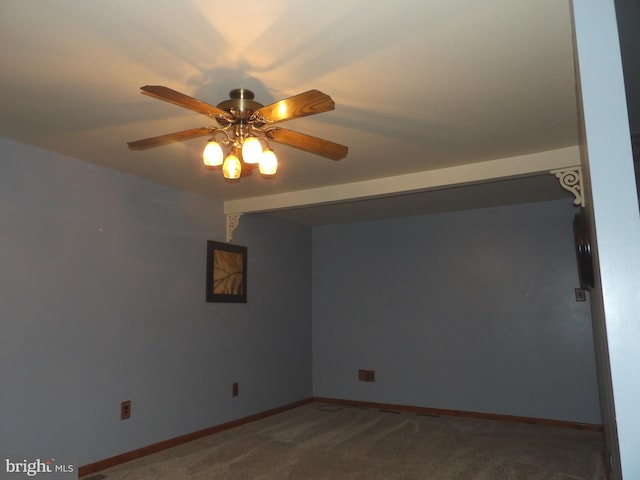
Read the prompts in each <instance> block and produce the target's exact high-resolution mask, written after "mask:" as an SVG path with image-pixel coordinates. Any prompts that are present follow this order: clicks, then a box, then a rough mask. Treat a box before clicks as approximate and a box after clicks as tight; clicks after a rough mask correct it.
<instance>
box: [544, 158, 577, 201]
mask: <svg viewBox="0 0 640 480" xmlns="http://www.w3.org/2000/svg"><path fill="white" fill-rule="evenodd" d="M549 173H551V174H552V175H555V176H556V178H557V179H558V180H559V181H560V186H561V187H562V188H564V189H565V190H567V191H568V192H569V193H571V194H572V195H573V196H574V200H573V204H574V205H580V206H582V207H584V191H583V189H582V167H580V166H577V167H570V168H562V169H559V170H551V172H549Z"/></svg>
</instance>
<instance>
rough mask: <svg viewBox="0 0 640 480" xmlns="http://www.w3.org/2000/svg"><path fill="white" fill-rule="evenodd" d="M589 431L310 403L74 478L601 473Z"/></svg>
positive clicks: (486, 478)
mask: <svg viewBox="0 0 640 480" xmlns="http://www.w3.org/2000/svg"><path fill="white" fill-rule="evenodd" d="M603 448H604V446H603V435H602V434H601V433H599V432H593V431H587V430H579V429H571V428H561V427H549V426H540V425H530V424H517V423H508V422H500V421H492V420H480V419H469V418H460V417H444V416H443V417H435V416H424V415H416V414H411V413H404V412H403V413H398V412H387V411H380V410H376V409H364V408H354V407H339V406H336V405H325V404H320V403H310V404H307V405H304V406H301V407H298V408H295V409H292V410H289V411H286V412H283V413H280V414H277V415H273V416H271V417H268V418H265V419H262V420H259V421H256V422H252V423H249V424H245V425H242V426H240V427H237V428H234V429H231V430H226V431H223V432H220V433H217V434H215V435H211V436H208V437H205V438H201V439H198V440H195V441H193V442H190V443H187V444H184V445H180V446H177V447H174V448H171V449H168V450H164V451H161V452H158V453H155V454H153V455H149V456H146V457H143V458H140V459H137V460H134V461H131V462H128V463H126V464H122V465H118V466H116V467H112V468H110V469H108V470H104V471H102V472H100V473H99V474H93V475H90V476H87V477H84V480H90V479H91V480H105V479H106V480H125V479H126V480H150V479H153V480H182V479H220V480H231V479H233V480H243V479H247V480H248V479H251V480H285V479H290V480H325V479H326V480H329V479H330V480H347V479H348V480H376V479H385V480H413V479H430V480H440V479H443V480H451V479H456V480H464V479H474V480H498V479H500V480H502V479H519V480H520V479H522V480H601V479H606V470H605V464H604V459H603Z"/></svg>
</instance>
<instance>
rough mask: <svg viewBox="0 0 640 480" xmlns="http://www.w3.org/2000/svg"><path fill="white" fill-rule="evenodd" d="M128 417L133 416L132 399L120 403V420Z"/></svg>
mask: <svg viewBox="0 0 640 480" xmlns="http://www.w3.org/2000/svg"><path fill="white" fill-rule="evenodd" d="M127 418H131V400H127V401H126V402H122V403H121V404H120V420H126V419H127Z"/></svg>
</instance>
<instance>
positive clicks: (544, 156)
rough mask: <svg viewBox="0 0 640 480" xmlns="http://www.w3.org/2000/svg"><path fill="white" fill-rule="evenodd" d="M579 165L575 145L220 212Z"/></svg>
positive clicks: (228, 205)
mask: <svg viewBox="0 0 640 480" xmlns="http://www.w3.org/2000/svg"><path fill="white" fill-rule="evenodd" d="M578 165H580V153H579V148H578V146H572V147H566V148H560V149H557V150H549V151H546V152H538V153H532V154H528V155H521V156H517V157H509V158H502V159H498V160H488V161H486V162H480V163H472V164H468V165H459V166H456V167H449V168H442V169H437V170H425V171H422V172H417V173H410V174H405V175H397V176H393V177H385V178H378V179H374V180H365V181H361V182H353V183H344V184H340V185H332V186H328V187H320V188H310V189H307V190H298V191H294V192H287V193H279V194H274V195H263V196H259V197H250V198H243V199H238V200H227V201H226V202H224V213H225V214H227V215H229V214H237V213H258V212H269V211H275V210H283V209H288V208H296V207H308V206H312V205H323V204H329V203H337V202H343V201H348V200H365V199H368V198H378V197H383V196H387V195H400V194H408V193H417V192H424V191H427V190H434V189H441V188H449V187H459V186H463V185H471V184H474V183H484V182H490V181H495V180H505V179H508V178H517V177H525V176H531V175H538V174H541V173H548V172H550V171H551V170H557V169H563V168H568V167H575V166H578Z"/></svg>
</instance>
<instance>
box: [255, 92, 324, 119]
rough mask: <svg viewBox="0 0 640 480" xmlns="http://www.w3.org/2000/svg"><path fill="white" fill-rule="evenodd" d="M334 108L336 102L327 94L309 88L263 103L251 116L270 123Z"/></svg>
mask: <svg viewBox="0 0 640 480" xmlns="http://www.w3.org/2000/svg"><path fill="white" fill-rule="evenodd" d="M335 108H336V104H335V103H334V101H333V100H332V99H331V97H330V96H329V95H326V94H324V93H322V92H320V91H318V90H309V91H308V92H304V93H300V94H298V95H294V96H293V97H289V98H285V99H284V100H280V101H279V102H275V103H272V104H270V105H265V106H264V107H261V108H259V109H258V110H256V111H255V112H254V113H253V115H252V118H255V119H257V120H263V121H264V123H269V124H270V123H276V122H283V121H285V120H291V119H293V118H299V117H305V116H307V115H314V114H316V113H322V112H328V111H330V110H333V109H335Z"/></svg>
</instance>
